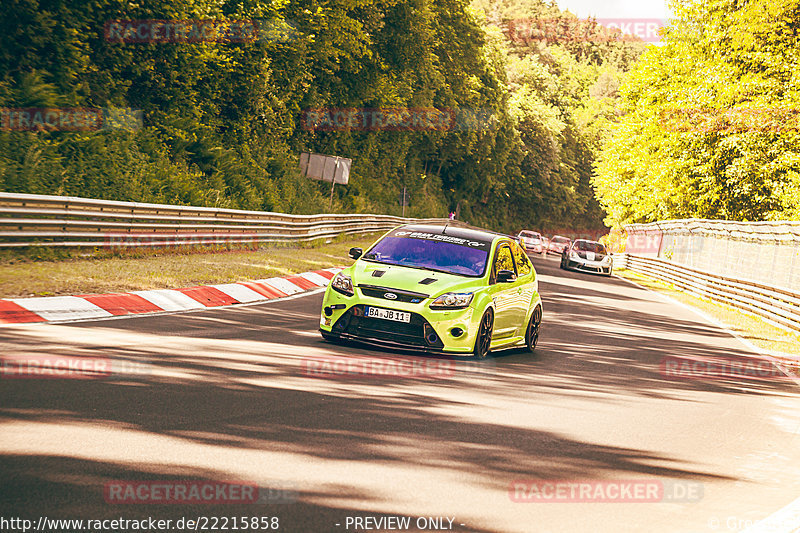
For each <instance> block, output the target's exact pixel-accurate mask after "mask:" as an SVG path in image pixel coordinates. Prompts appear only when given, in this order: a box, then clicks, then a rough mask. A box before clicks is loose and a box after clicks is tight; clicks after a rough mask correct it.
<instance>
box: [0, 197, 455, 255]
mask: <svg viewBox="0 0 800 533" xmlns="http://www.w3.org/2000/svg"><path fill="white" fill-rule="evenodd" d="M444 220H446V219H438V218H437V219H433V218H432V219H411V218H401V217H395V216H389V215H362V214H355V215H338V214H337V215H287V214H283V213H270V212H264V211H241V210H235V209H216V208H209V207H191V206H179V205H161V204H145V203H138V202H115V201H109V200H93V199H90V198H76V197H68V196H44V195H37V194H15V193H5V192H0V247H25V246H34V245H36V246H73V247H77V246H87V247H128V246H178V245H186V244H220V243H260V242H277V241H309V240H313V239H320V238H327V237H335V236H337V235H342V234H358V233H370V232H375V231H385V230H388V229H391V228H393V227H395V226H397V225H400V224H404V223H408V222H417V223H431V222H442V221H444Z"/></svg>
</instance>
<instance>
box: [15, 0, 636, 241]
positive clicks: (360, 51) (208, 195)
mask: <svg viewBox="0 0 800 533" xmlns="http://www.w3.org/2000/svg"><path fill="white" fill-rule="evenodd" d="M3 11H4V13H3V15H4V16H3V17H2V20H0V103H1V105H2V106H3V107H5V108H6V109H8V108H12V109H18V108H23V109H30V108H56V107H58V108H69V107H73V108H74V107H81V108H91V109H96V108H102V109H106V110H111V112H112V113H113V112H115V111H114V110H117V112H122V111H124V110H126V109H134V110H140V111H141V127H127V128H110V129H109V128H104V129H100V130H98V131H59V128H47V127H43V128H40V130H39V131H9V128H5V129H4V131H0V190H4V191H11V192H30V193H43V194H61V195H76V196H85V197H93V198H105V199H115V200H133V201H146V202H159V203H176V204H191V205H201V206H219V207H231V208H243V209H259V210H272V211H283V212H291V213H313V212H321V211H327V210H328V194H329V186H328V185H326V184H324V183H322V182H317V181H313V180H309V179H307V178H303V177H301V176H300V172H299V170H298V157H299V154H300V152H303V151H311V152H317V153H323V154H331V155H339V156H343V157H348V158H351V159H352V160H353V163H352V169H351V175H350V183H349V185H346V186H337V187H336V189H335V191H334V202H333V210H334V211H336V212H372V213H389V214H399V213H400V211H401V207H400V205H399V202H398V194H399V193H400V191H401V190H402V188H403V187H406V188H407V189H408V190H409V191H410V199H411V205H410V207H409V208H408V211H407V214H408V215H410V216H420V217H428V216H446V214H447V213H448V212H449V211H451V210H457V211H458V213H459V216H460V218H461V219H464V220H467V221H469V222H471V223H473V224H478V225H483V226H487V227H491V228H493V229H498V230H505V231H512V230H516V229H520V228H523V227H532V228H542V227H545V228H560V227H574V228H598V227H602V225H603V222H602V221H603V217H604V213H603V212H602V210H601V209H600V205H599V203H598V202H597V200H595V198H594V192H593V190H592V187H591V179H592V173H593V167H594V164H595V154H596V153H598V151H599V150H600V147H601V143H602V142H603V138H604V135H603V132H604V131H605V129H606V124H607V123H608V122H609V121H614V120H615V117H616V113H617V111H616V109H617V102H618V99H619V86H620V83H621V81H622V78H623V75H624V73H625V72H626V71H628V70H630V69H631V67H632V66H633V65H634V63H635V61H636V59H637V58H638V57H639V56H640V54H641V53H642V52H643V50H644V45H643V44H642V43H635V42H627V41H625V40H623V39H617V38H615V37H614V36H613V35H612V36H611V37H610V38H609V37H608V36H606V37H605V38H600V39H587V38H574V37H575V36H574V30H575V27H576V24H577V19H576V18H575V17H574V16H573V15H571V14H569V13H565V12H562V11H560V10H559V9H558V8H556V7H554V6H553V5H552V4H550V3H548V2H540V1H538V0H534V1H526V2H522V1H520V0H515V1H490V0H475V2H473V3H472V4H470V3H468V2H465V1H462V0H435V1H434V0H378V1H373V0H329V1H319V0H284V1H280V2H266V1H260V0H226V1H218V0H161V1H157V0H154V1H145V2H138V3H133V2H129V1H128V0H6V1H5V2H4V6H3ZM537 18H538V19H546V20H548V21H549V23H550V24H551V26H552V27H558V28H560V30H559V31H561V32H562V35H557V34H556V35H553V34H552V32H551V34H549V35H547V36H545V38H542V37H541V36H537V35H534V34H532V33H531V32H524V31H520V28H523V27H525V24H524V23H525V21H528V20H531V19H537ZM154 19H158V20H179V21H186V20H200V21H203V20H206V21H207V20H218V21H234V22H235V21H254V23H255V24H256V26H257V30H258V31H257V32H256V34H257V37H256V38H253V39H244V38H224V39H216V40H215V39H195V40H192V39H191V38H189V39H183V41H180V42H175V40H173V41H171V42H160V41H158V42H146V41H147V40H146V39H145V40H144V41H145V42H136V39H125V38H124V37H125V34H124V22H123V23H120V24H122V28H123V33H122V34H121V33H120V32H119V31H118V30H119V26H117V27H115V28H116V29H113V28H114V27H112V30H109V24H114V23H115V22H114V21H130V20H136V21H141V20H154ZM521 22H522V24H521ZM581 24H582V25H583V29H586V24H589V29H590V30H591V31H590V32H589V33H591V32H594V31H595V30H597V28H596V27H594V25H593V23H591V22H589V23H585V22H584V23H581ZM570 32H573V33H570ZM121 35H122V38H121V37H120V36H121ZM385 108H394V109H397V108H411V109H417V110H426V109H431V108H436V109H439V110H446V112H447V113H449V115H448V116H449V117H450V119H451V120H450V122H449V126H448V127H439V128H436V127H434V128H405V129H404V128H383V129H380V128H377V129H369V128H366V129H365V128H358V127H356V128H333V129H331V128H314V127H309V125H308V123H307V118H308V113H309V110H325V109H345V110H353V109H366V110H380V109H385ZM5 118H6V119H8V116H6V117H5ZM11 129H13V128H11Z"/></svg>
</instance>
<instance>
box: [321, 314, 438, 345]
mask: <svg viewBox="0 0 800 533" xmlns="http://www.w3.org/2000/svg"><path fill="white" fill-rule="evenodd" d="M364 307H365V306H363V305H360V304H359V305H354V306H353V307H351V308H350V309H348V310H347V311H346V312H345V313H344V314H343V315H342V316H341V317H339V320H337V321H336V323H335V324H334V325H333V331H334V332H335V333H340V334H341V333H346V334H349V335H353V336H355V337H361V338H364V339H376V340H382V341H387V342H393V343H398V344H404V345H407V346H419V347H424V348H435V349H442V348H444V343H443V342H442V340H441V339H440V338H439V337H438V336H437V335H436V333H435V331H434V330H433V327H431V325H430V323H428V321H427V320H425V319H424V318H423V317H422V315H419V314H417V313H411V321H410V322H395V321H394V320H384V319H382V318H374V317H365V316H364Z"/></svg>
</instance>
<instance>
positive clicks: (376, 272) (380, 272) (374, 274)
mask: <svg viewBox="0 0 800 533" xmlns="http://www.w3.org/2000/svg"><path fill="white" fill-rule="evenodd" d="M384 274H386V271H385V270H373V271H372V277H373V278H379V277H381V276H383V275H384Z"/></svg>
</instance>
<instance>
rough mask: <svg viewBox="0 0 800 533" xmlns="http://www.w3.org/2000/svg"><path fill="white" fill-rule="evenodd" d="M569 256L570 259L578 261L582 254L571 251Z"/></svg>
mask: <svg viewBox="0 0 800 533" xmlns="http://www.w3.org/2000/svg"><path fill="white" fill-rule="evenodd" d="M569 258H570V259H574V260H575V261H578V260H579V259H580V258H581V256H579V255H578V252H570V253H569Z"/></svg>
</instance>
